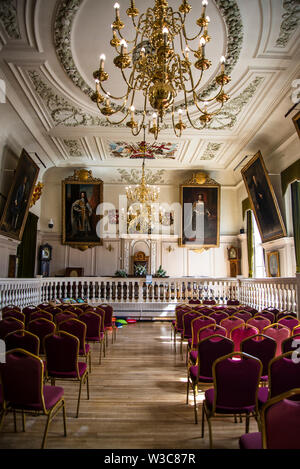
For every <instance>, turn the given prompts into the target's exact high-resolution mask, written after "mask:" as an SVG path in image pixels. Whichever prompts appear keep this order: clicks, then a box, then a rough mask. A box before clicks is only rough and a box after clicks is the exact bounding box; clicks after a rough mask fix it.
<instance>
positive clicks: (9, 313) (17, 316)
mask: <svg viewBox="0 0 300 469" xmlns="http://www.w3.org/2000/svg"><path fill="white" fill-rule="evenodd" d="M8 317H10V318H15V319H18V320H19V321H21V322H22V323H23V324H25V319H26V318H25V314H24V313H22V312H21V311H17V310H8V311H4V313H2V319H5V318H8Z"/></svg>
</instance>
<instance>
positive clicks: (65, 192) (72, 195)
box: [62, 170, 103, 249]
mask: <svg viewBox="0 0 300 469" xmlns="http://www.w3.org/2000/svg"><path fill="white" fill-rule="evenodd" d="M102 202H103V183H102V181H101V179H95V178H93V177H92V174H91V171H87V170H75V172H74V175H73V176H72V177H69V178H67V179H65V180H64V181H62V243H63V244H68V245H70V246H73V247H75V248H79V249H80V248H83V249H85V248H89V247H93V246H100V245H102V240H101V238H100V226H99V225H100V224H99V221H100V215H98V214H97V213H98V211H97V209H98V206H99V205H100V204H102Z"/></svg>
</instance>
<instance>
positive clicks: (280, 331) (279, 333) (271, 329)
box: [262, 323, 291, 356]
mask: <svg viewBox="0 0 300 469" xmlns="http://www.w3.org/2000/svg"><path fill="white" fill-rule="evenodd" d="M262 333H263V334H264V335H267V336H269V337H272V339H274V340H276V343H277V349H276V356H278V355H281V343H282V342H283V341H284V340H285V339H287V338H288V337H290V335H291V331H290V329H289V328H288V327H286V326H284V325H283V324H278V323H273V324H271V325H270V326H267V327H264V328H263V330H262Z"/></svg>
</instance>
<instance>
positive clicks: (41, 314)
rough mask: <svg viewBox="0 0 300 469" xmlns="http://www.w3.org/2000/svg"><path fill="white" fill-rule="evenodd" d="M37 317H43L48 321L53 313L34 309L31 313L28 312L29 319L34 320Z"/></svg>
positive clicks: (51, 319) (51, 318)
mask: <svg viewBox="0 0 300 469" xmlns="http://www.w3.org/2000/svg"><path fill="white" fill-rule="evenodd" d="M39 318H45V319H48V320H49V321H53V315H52V314H51V313H48V311H43V310H40V311H34V312H33V313H31V314H30V316H29V321H34V320H35V319H39Z"/></svg>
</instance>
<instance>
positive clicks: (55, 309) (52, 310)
mask: <svg viewBox="0 0 300 469" xmlns="http://www.w3.org/2000/svg"><path fill="white" fill-rule="evenodd" d="M62 311H63V310H62V309H61V308H60V307H58V306H49V308H47V312H48V313H51V314H52V316H53V317H54V318H55V316H56V315H57V314H59V313H62Z"/></svg>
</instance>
